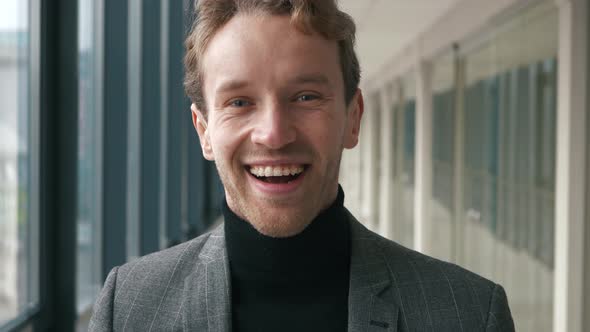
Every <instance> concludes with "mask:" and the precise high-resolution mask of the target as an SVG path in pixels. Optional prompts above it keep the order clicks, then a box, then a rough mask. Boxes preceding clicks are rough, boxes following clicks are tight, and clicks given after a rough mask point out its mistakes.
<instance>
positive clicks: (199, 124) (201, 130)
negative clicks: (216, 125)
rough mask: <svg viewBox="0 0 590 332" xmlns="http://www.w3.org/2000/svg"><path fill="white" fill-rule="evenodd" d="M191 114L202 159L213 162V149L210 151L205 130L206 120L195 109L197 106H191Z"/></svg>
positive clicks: (207, 133) (207, 134) (207, 132)
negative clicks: (199, 143)
mask: <svg viewBox="0 0 590 332" xmlns="http://www.w3.org/2000/svg"><path fill="white" fill-rule="evenodd" d="M191 114H192V118H193V126H195V130H196V131H197V134H198V135H199V141H200V142H201V150H202V151H203V157H205V159H207V160H211V161H213V160H215V158H214V156H213V149H211V141H210V139H209V131H208V130H207V120H205V117H204V116H203V113H202V112H201V111H199V110H198V109H197V105H195V104H191Z"/></svg>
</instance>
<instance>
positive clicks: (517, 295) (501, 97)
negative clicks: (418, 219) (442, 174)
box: [460, 1, 557, 331]
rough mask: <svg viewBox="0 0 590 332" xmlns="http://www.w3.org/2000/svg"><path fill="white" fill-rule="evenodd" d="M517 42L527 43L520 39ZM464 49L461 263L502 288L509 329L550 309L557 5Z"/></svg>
mask: <svg viewBox="0 0 590 332" xmlns="http://www.w3.org/2000/svg"><path fill="white" fill-rule="evenodd" d="M523 41H526V42H523ZM475 45H477V46H476V47H474V48H473V49H472V50H470V51H468V52H467V55H466V56H465V58H464V61H465V70H466V76H465V82H466V86H465V94H464V105H465V110H464V114H465V115H464V124H463V127H462V130H463V133H464V135H465V137H464V144H463V155H464V157H463V162H464V177H463V188H462V189H463V209H464V211H463V216H464V217H465V230H464V232H465V233H464V238H463V240H462V241H463V243H464V251H463V257H464V261H462V262H460V263H461V264H463V265H465V266H466V267H467V268H469V269H471V270H474V271H476V272H478V273H480V274H483V275H484V276H487V277H489V278H492V279H493V280H495V281H497V282H499V283H500V284H502V285H504V286H505V288H506V291H507V294H508V297H509V301H510V304H511V309H512V313H513V316H514V319H515V323H516V327H517V330H518V331H550V330H551V329H552V312H553V311H552V310H553V299H552V296H553V271H554V265H553V250H554V243H553V242H554V241H553V238H554V207H555V166H554V165H555V139H556V137H555V116H556V86H557V83H556V76H557V58H556V54H557V10H556V8H555V5H554V3H553V2H552V1H548V2H544V3H541V4H535V5H534V6H532V7H528V8H525V9H523V10H522V11H521V12H520V13H518V14H516V15H515V16H513V17H512V18H510V19H509V20H507V21H506V22H505V23H504V24H500V25H497V26H495V27H493V28H491V30H489V31H488V32H487V33H486V35H485V36H484V38H483V40H479V41H478V42H477V43H476V44H475Z"/></svg>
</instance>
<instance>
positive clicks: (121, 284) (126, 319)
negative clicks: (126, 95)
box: [90, 0, 514, 331]
mask: <svg viewBox="0 0 590 332" xmlns="http://www.w3.org/2000/svg"><path fill="white" fill-rule="evenodd" d="M196 9H197V11H198V15H199V19H198V21H197V22H196V23H195V26H194V27H193V30H192V32H191V33H190V35H189V36H188V38H187V42H186V45H187V51H186V59H185V62H186V72H187V76H186V82H185V85H186V90H187V94H188V95H189V97H190V98H191V100H192V101H193V104H192V106H191V111H192V120H193V123H194V126H195V129H196V131H197V133H198V136H199V139H200V142H201V148H202V152H203V155H204V157H205V158H206V159H208V160H212V161H214V162H215V164H216V166H217V170H218V172H219V175H220V177H221V180H222V183H223V186H224V189H225V204H224V206H223V214H224V218H225V222H224V224H223V225H221V226H219V227H218V228H217V229H216V230H214V231H213V232H211V233H208V234H205V235H203V236H201V237H198V238H196V239H194V240H192V241H189V242H187V243H185V244H182V245H179V246H177V247H174V248H171V249H168V250H165V251H162V252H159V253H156V254H152V255H149V256H146V257H144V258H142V259H140V260H137V261H134V262H131V263H128V264H126V265H123V266H121V267H117V268H114V269H113V271H112V272H111V273H110V274H109V276H108V278H107V281H106V283H105V287H104V289H103V291H102V294H101V296H100V298H99V299H98V301H97V303H96V306H95V312H94V315H93V318H92V321H91V325H90V330H91V331H111V330H116V331H126V330H130V331H131V330H133V331H150V330H153V331H162V330H165V331H230V330H232V331H306V330H307V331H346V330H348V331H513V330H514V326H513V322H512V318H511V315H510V310H509V308H508V303H507V300H506V295H505V293H504V291H503V289H502V287H501V286H499V285H497V284H495V283H493V282H491V281H488V280H486V279H484V278H481V277H479V276H477V275H475V274H473V273H471V272H468V271H466V270H464V269H462V268H460V267H458V266H455V265H451V264H448V263H444V262H441V261H438V260H435V259H433V258H430V257H427V256H424V255H422V254H420V253H417V252H414V251H411V250H409V249H406V248H404V247H402V246H400V245H398V244H396V243H394V242H391V241H389V240H386V239H384V238H381V237H379V236H378V235H376V234H374V233H372V232H370V231H369V230H367V229H366V228H365V227H363V226H362V225H361V224H360V223H359V222H358V221H357V220H356V219H355V218H354V217H353V216H352V215H351V214H350V213H349V212H348V211H347V210H346V208H345V207H344V193H343V191H342V189H341V188H340V187H339V185H338V173H339V167H340V159H341V156H342V152H343V150H344V149H351V148H354V147H355V146H356V144H357V142H358V136H359V128H360V121H361V117H362V114H363V97H362V94H361V91H360V90H359V89H358V83H359V76H360V74H359V72H360V70H359V65H358V61H357V59H356V55H355V53H354V48H353V47H354V34H355V26H354V23H353V21H352V19H351V18H350V17H349V16H348V15H347V14H345V13H343V12H341V11H340V10H338V8H337V6H336V3H335V1H333V0H290V1H289V0H275V1H269V0H200V1H199V2H198V5H197V8H196Z"/></svg>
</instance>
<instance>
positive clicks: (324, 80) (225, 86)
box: [215, 74, 332, 93]
mask: <svg viewBox="0 0 590 332" xmlns="http://www.w3.org/2000/svg"><path fill="white" fill-rule="evenodd" d="M287 82H288V83H289V84H310V83H311V84H320V85H326V86H332V83H331V82H330V80H329V79H328V77H326V76H325V75H323V74H303V75H298V76H295V77H294V78H292V79H290V80H288V81H287ZM248 84H250V83H249V82H248V81H246V80H227V81H224V82H222V83H221V84H219V86H218V87H217V88H216V89H215V92H216V93H222V92H227V91H233V90H239V89H242V88H244V87H246V86H248Z"/></svg>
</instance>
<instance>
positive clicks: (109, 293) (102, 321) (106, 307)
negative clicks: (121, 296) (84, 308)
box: [88, 267, 118, 332]
mask: <svg viewBox="0 0 590 332" xmlns="http://www.w3.org/2000/svg"><path fill="white" fill-rule="evenodd" d="M117 272H118V267H115V268H113V269H112V270H111V272H110V273H109V275H108V276H107V280H106V281H105V282H104V287H103V288H102V291H101V292H100V295H99V296H98V299H97V300H96V303H95V304H94V308H93V313H92V317H91V318H90V324H89V326H88V331H89V332H107V331H108V332H110V331H113V309H114V300H115V288H116V286H117Z"/></svg>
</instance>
